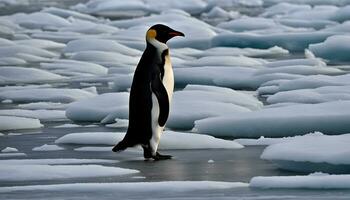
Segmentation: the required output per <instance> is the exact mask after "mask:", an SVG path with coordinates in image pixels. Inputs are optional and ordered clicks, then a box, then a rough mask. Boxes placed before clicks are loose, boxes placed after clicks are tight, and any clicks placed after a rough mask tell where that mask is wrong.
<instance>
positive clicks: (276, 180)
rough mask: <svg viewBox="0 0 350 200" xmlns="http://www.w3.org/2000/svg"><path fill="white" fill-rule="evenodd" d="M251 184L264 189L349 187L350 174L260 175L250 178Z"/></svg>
mask: <svg viewBox="0 0 350 200" xmlns="http://www.w3.org/2000/svg"><path fill="white" fill-rule="evenodd" d="M249 186H250V187H253V188H263V189H272V188H281V189H282V188H283V189H286V188H288V189H319V190H323V189H349V188H350V175H346V174H340V175H330V174H324V173H313V174H310V175H308V176H258V177H254V178H252V179H251V180H250V184H249Z"/></svg>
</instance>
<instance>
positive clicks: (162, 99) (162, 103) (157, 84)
mask: <svg viewBox="0 0 350 200" xmlns="http://www.w3.org/2000/svg"><path fill="white" fill-rule="evenodd" d="M151 89H152V92H153V93H154V94H155V95H156V97H157V99H158V103H159V108H160V109H159V110H160V112H159V118H158V123H159V125H160V126H164V125H165V123H166V121H167V120H168V116H169V97H168V93H167V91H166V89H165V87H164V85H163V83H162V80H161V76H160V73H159V74H157V73H155V74H154V75H153V77H152V82H151Z"/></svg>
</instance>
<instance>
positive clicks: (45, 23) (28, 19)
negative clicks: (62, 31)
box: [7, 12, 70, 29]
mask: <svg viewBox="0 0 350 200" xmlns="http://www.w3.org/2000/svg"><path fill="white" fill-rule="evenodd" d="M7 18H8V19H9V20H11V21H13V22H14V23H16V24H18V25H20V26H22V27H25V28H29V29H50V28H58V27H62V26H69V25H70V22H69V21H68V20H66V19H64V18H62V17H59V16H57V15H53V14H50V13H47V12H34V13H30V14H25V13H17V14H14V15H11V16H8V17H7Z"/></svg>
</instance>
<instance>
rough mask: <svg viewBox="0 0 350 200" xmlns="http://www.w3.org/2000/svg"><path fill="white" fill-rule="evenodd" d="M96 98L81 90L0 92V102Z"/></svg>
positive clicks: (34, 89)
mask: <svg viewBox="0 0 350 200" xmlns="http://www.w3.org/2000/svg"><path fill="white" fill-rule="evenodd" d="M94 96H96V94H95V93H92V92H88V91H86V90H82V89H65V88H33V89H19V90H5V91H1V92H0V100H4V99H11V100H13V101H14V102H22V103H23V102H35V101H37V102H41V101H49V102H63V103H67V102H72V101H76V100H79V99H86V98H91V97H94Z"/></svg>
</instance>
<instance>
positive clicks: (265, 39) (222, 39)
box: [211, 31, 334, 52]
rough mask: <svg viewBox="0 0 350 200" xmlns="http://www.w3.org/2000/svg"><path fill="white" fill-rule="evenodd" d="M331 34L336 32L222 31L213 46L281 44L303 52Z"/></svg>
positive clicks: (252, 46) (264, 46)
mask: <svg viewBox="0 0 350 200" xmlns="http://www.w3.org/2000/svg"><path fill="white" fill-rule="evenodd" d="M331 35H334V33H331V32H322V31H309V32H286V33H271V34H257V33H222V34H219V35H217V36H214V37H213V39H212V41H211V45H212V47H217V46H228V47H240V48H247V47H250V48H258V49H267V48H270V47H273V46H279V47H282V48H284V49H287V50H289V51H292V52H301V51H304V49H306V48H307V47H308V46H309V44H314V43H320V42H323V41H324V40H326V39H327V38H328V37H329V36H331Z"/></svg>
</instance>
